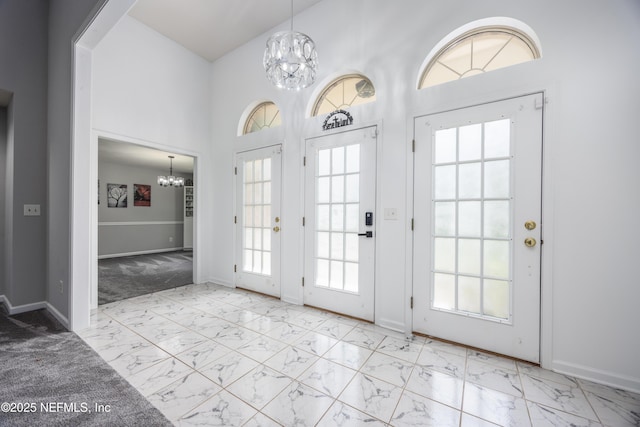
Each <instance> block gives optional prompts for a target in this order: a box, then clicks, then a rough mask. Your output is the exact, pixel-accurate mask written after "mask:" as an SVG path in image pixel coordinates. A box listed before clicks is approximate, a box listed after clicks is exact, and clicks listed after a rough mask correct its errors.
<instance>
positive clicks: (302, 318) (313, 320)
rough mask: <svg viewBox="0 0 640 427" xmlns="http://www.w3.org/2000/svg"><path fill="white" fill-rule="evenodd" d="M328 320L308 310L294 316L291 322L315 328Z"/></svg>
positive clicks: (307, 327)
mask: <svg viewBox="0 0 640 427" xmlns="http://www.w3.org/2000/svg"><path fill="white" fill-rule="evenodd" d="M326 321H327V319H326V318H325V317H321V316H316V315H313V314H311V313H308V312H302V313H300V315H298V316H295V317H293V318H292V319H291V322H290V323H292V324H294V325H298V326H301V327H303V328H305V329H315V328H317V327H318V326H320V325H322V324H323V323H324V322H326Z"/></svg>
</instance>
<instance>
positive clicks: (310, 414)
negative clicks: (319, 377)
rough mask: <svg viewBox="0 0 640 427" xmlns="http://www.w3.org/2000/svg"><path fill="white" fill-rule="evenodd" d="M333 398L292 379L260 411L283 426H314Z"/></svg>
mask: <svg viewBox="0 0 640 427" xmlns="http://www.w3.org/2000/svg"><path fill="white" fill-rule="evenodd" d="M333 402H334V399H333V398H331V397H329V396H327V395H325V394H322V393H320V392H319V391H316V390H314V389H312V388H311V387H307V386H306V385H304V384H301V383H299V382H296V381H294V382H293V383H292V384H291V385H289V386H288V387H287V388H285V389H284V390H283V391H282V392H281V393H280V394H279V395H278V396H276V398H275V399H273V401H272V402H271V403H269V404H268V405H267V406H266V407H265V408H264V409H263V410H262V412H263V413H264V414H266V415H268V416H269V417H271V418H273V419H274V420H276V421H277V422H279V423H281V424H282V425H284V426H299V427H304V426H314V425H315V424H316V423H317V422H318V421H319V420H320V418H321V417H322V415H323V414H324V413H325V412H326V410H327V409H328V408H329V406H331V404H332V403H333Z"/></svg>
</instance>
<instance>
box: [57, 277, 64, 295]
mask: <svg viewBox="0 0 640 427" xmlns="http://www.w3.org/2000/svg"><path fill="white" fill-rule="evenodd" d="M58 290H59V291H60V293H63V292H64V282H63V281H62V280H60V284H59V285H58Z"/></svg>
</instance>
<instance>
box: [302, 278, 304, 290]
mask: <svg viewBox="0 0 640 427" xmlns="http://www.w3.org/2000/svg"><path fill="white" fill-rule="evenodd" d="M302 287H303V288H304V277H303V278H302Z"/></svg>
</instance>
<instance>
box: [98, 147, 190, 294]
mask: <svg viewBox="0 0 640 427" xmlns="http://www.w3.org/2000/svg"><path fill="white" fill-rule="evenodd" d="M169 156H172V157H173V158H170V157H169ZM194 164H195V161H194V158H193V157H191V156H188V155H182V154H176V153H173V152H167V151H161V150H157V149H154V148H149V147H144V146H141V145H136V144H131V143H125V142H122V141H117V140H113V139H109V138H98V184H97V185H98V188H97V192H98V193H97V194H98V201H97V243H98V244H97V246H98V247H97V280H96V282H97V286H96V287H95V289H94V290H95V292H94V293H93V298H92V300H93V301H94V306H97V305H102V304H107V303H111V302H115V301H119V300H123V299H127V298H132V297H135V296H139V295H144V294H149V293H153V292H158V291H161V290H165V289H171V288H175V287H178V286H183V285H187V284H191V283H194V269H193V241H194V226H193V219H194V213H195V212H196V209H195V207H196V200H195V191H194V189H195V185H194V184H195V183H194ZM170 168H171V170H170ZM169 172H171V173H169ZM167 175H172V176H176V177H181V178H183V179H184V185H180V186H176V185H172V186H161V185H160V184H159V181H158V177H159V176H167Z"/></svg>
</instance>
